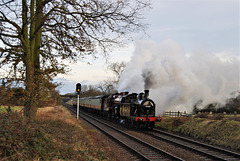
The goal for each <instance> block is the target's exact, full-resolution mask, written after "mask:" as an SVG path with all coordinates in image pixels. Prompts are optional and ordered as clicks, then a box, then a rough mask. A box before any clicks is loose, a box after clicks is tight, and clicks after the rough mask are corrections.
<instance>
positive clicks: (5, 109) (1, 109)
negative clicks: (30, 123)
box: [0, 106, 23, 112]
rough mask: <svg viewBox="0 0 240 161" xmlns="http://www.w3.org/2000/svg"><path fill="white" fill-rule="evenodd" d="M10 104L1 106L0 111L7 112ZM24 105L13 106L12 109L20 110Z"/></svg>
mask: <svg viewBox="0 0 240 161" xmlns="http://www.w3.org/2000/svg"><path fill="white" fill-rule="evenodd" d="M7 109H8V106H1V107H0V112H7ZM22 109H23V106H11V110H12V111H19V110H22Z"/></svg>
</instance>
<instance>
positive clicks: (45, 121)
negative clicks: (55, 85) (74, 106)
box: [37, 106, 108, 160]
mask: <svg viewBox="0 0 240 161" xmlns="http://www.w3.org/2000/svg"><path fill="white" fill-rule="evenodd" d="M37 116H38V120H39V122H40V124H41V126H42V128H43V129H44V131H45V132H46V134H47V135H48V136H49V137H50V138H53V139H52V140H53V141H54V142H55V143H56V145H57V146H58V147H63V148H64V149H62V150H60V151H62V152H63V154H61V155H60V157H59V158H62V159H67V160H69V159H70V160H108V158H107V157H106V156H105V155H104V151H103V149H102V148H101V147H97V146H96V145H95V138H94V137H93V136H94V135H93V134H94V133H95V132H96V131H95V130H92V129H91V130H88V129H85V128H84V127H83V123H82V121H81V120H77V119H76V118H75V117H74V116H73V115H72V114H71V113H70V112H69V111H68V110H67V109H65V108H64V107H62V106H56V107H45V108H41V109H39V110H38V113H37Z"/></svg>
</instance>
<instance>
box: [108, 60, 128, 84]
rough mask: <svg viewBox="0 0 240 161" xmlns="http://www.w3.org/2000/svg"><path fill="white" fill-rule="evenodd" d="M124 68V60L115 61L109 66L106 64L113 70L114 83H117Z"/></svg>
mask: <svg viewBox="0 0 240 161" xmlns="http://www.w3.org/2000/svg"><path fill="white" fill-rule="evenodd" d="M125 68H126V63H125V62H123V61H122V62H120V63H118V62H116V63H111V64H110V65H109V66H108V69H109V70H111V71H112V72H113V74H114V75H115V76H116V82H115V83H116V84H117V83H118V81H119V79H120V76H121V74H122V73H123V72H124V70H125Z"/></svg>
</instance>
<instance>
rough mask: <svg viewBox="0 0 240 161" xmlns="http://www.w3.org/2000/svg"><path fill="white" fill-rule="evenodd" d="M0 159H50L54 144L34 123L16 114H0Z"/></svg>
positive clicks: (53, 152)
mask: <svg viewBox="0 0 240 161" xmlns="http://www.w3.org/2000/svg"><path fill="white" fill-rule="evenodd" d="M0 127H1V128H0V158H2V160H32V159H36V158H41V159H51V158H54V157H55V155H54V154H55V151H54V149H55V148H54V144H52V143H51V140H50V139H49V138H48V137H46V135H45V133H44V132H43V131H42V130H41V129H40V128H39V127H38V125H37V124H36V123H34V122H29V121H28V120H26V119H25V118H24V117H23V116H22V114H21V113H18V112H4V113H3V112H2V113H0Z"/></svg>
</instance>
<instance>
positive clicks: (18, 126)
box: [0, 107, 108, 160]
mask: <svg viewBox="0 0 240 161" xmlns="http://www.w3.org/2000/svg"><path fill="white" fill-rule="evenodd" d="M0 126H1V129H0V160H108V158H107V157H106V156H105V155H104V151H103V150H102V149H101V148H99V147H97V145H96V143H95V140H94V136H95V134H96V131H95V130H92V129H89V130H87V129H85V128H84V127H83V124H82V123H81V121H77V120H76V119H74V118H73V116H72V115H71V114H70V113H69V111H68V110H66V109H65V108H63V107H55V108H53V107H49V108H42V109H39V110H38V121H36V122H32V123H29V122H28V121H27V120H25V119H24V117H23V116H22V114H21V113H19V112H8V113H3V112H1V113H0Z"/></svg>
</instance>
